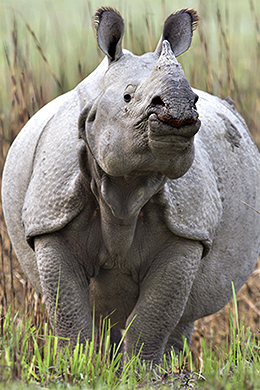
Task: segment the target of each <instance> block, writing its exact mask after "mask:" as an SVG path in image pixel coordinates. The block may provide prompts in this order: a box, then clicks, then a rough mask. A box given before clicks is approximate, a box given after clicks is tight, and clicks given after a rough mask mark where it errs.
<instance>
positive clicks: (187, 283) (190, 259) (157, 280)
mask: <svg viewBox="0 0 260 390" xmlns="http://www.w3.org/2000/svg"><path fill="white" fill-rule="evenodd" d="M202 251H203V246H202V244H201V243H199V242H196V241H191V240H186V239H182V238H178V237H176V238H175V240H174V243H172V241H171V243H170V244H169V243H168V245H166V249H164V250H163V251H162V252H161V253H160V255H159V256H157V258H154V260H153V263H152V266H151V268H150V269H149V271H148V273H147V275H146V277H145V279H144V280H143V282H142V283H141V286H140V296H139V299H138V302H137V304H136V306H135V308H134V310H133V312H132V313H131V315H130V317H129V318H128V320H127V325H128V324H129V323H130V322H131V321H132V324H131V326H130V327H129V329H128V332H127V335H126V353H127V355H128V357H129V356H131V354H132V351H133V350H135V349H136V348H137V349H139V348H142V349H141V355H142V358H143V359H145V360H147V361H153V365H156V364H159V363H160V361H161V359H162V357H163V354H164V352H165V348H166V345H167V341H168V339H169V337H170V335H171V334H172V333H173V331H174V329H175V327H176V326H177V325H178V322H179V320H180V318H181V316H182V314H183V311H184V308H185V305H186V302H187V299H188V297H189V294H190V291H191V287H192V284H193V281H194V278H195V276H196V273H197V270H198V267H199V263H200V260H201V257H202ZM181 341H182V340H180V342H181Z"/></svg>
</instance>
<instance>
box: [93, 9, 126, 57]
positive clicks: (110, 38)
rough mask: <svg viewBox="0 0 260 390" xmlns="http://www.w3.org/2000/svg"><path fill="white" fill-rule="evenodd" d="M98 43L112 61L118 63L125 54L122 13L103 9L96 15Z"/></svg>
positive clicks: (95, 24)
mask: <svg viewBox="0 0 260 390" xmlns="http://www.w3.org/2000/svg"><path fill="white" fill-rule="evenodd" d="M94 27H95V29H96V35H97V43H98V46H99V47H100V49H101V50H102V51H103V52H104V53H105V54H106V55H107V56H108V58H109V59H110V60H111V61H116V60H118V58H120V57H121V55H122V54H123V51H122V38H123V34H124V20H123V18H122V16H121V15H120V13H119V12H118V11H117V10H115V9H113V8H111V7H102V8H99V9H98V10H97V12H96V13H95V15H94Z"/></svg>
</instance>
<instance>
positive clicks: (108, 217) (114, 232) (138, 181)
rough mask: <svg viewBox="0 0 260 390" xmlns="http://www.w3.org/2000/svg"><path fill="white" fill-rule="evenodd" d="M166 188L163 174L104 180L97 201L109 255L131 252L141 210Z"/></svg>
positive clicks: (104, 178)
mask: <svg viewBox="0 0 260 390" xmlns="http://www.w3.org/2000/svg"><path fill="white" fill-rule="evenodd" d="M163 184H164V176H163V175H162V174H160V173H150V174H147V175H140V176H133V177H129V176H128V177H109V176H108V175H106V174H104V175H103V176H102V178H101V185H100V187H99V186H98V187H99V188H100V189H99V191H98V192H99V199H98V201H99V206H100V213H101V227H102V235H103V240H104V242H105V245H106V248H107V250H108V251H109V253H110V255H113V256H114V255H118V254H120V255H122V254H125V253H126V252H127V251H128V250H129V248H130V247H131V245H132V242H133V238H134V235H135V230H136V224H137V220H138V216H139V213H140V211H141V209H142V208H143V207H144V205H145V204H146V203H147V202H148V201H149V200H150V199H151V198H152V196H153V195H155V194H156V193H157V192H158V191H159V190H160V189H161V188H162V186H163Z"/></svg>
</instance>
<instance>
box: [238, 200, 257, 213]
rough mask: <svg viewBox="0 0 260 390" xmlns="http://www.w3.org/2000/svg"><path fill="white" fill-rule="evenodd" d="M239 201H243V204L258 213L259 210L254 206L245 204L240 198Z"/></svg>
mask: <svg viewBox="0 0 260 390" xmlns="http://www.w3.org/2000/svg"><path fill="white" fill-rule="evenodd" d="M240 202H241V203H243V204H244V205H245V206H247V207H250V209H252V210H254V211H256V212H257V213H258V214H260V211H258V210H256V209H255V208H254V207H252V206H250V205H249V204H247V203H246V202H243V201H242V200H240Z"/></svg>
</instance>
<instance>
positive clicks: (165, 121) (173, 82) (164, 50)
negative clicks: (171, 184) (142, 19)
mask: <svg viewBox="0 0 260 390" xmlns="http://www.w3.org/2000/svg"><path fill="white" fill-rule="evenodd" d="M198 19H199V17H198V15H197V13H196V12H195V11H194V10H188V9H185V10H181V11H179V12H176V13H174V14H172V15H170V16H169V17H168V19H167V20H166V21H165V24H164V28H163V33H162V37H161V39H160V41H159V43H158V45H157V48H156V50H155V51H154V52H153V53H146V54H144V55H142V56H136V55H133V54H132V53H131V52H129V51H125V50H123V49H122V38H123V33H124V22H123V19H122V17H121V15H120V14H119V13H118V12H117V11H116V10H114V9H112V8H101V9H99V10H98V11H97V13H96V15H95V27H96V35H97V42H98V45H99V47H100V49H101V50H102V51H103V52H104V53H105V54H106V55H107V58H108V66H107V69H106V71H105V72H104V76H103V80H102V90H101V92H100V93H99V95H98V97H97V98H96V99H94V100H92V101H90V102H89V103H88V104H87V105H86V107H85V108H84V109H83V111H82V113H81V117H80V121H79V137H80V138H82V139H83V140H84V141H85V145H86V149H87V155H88V156H87V157H85V158H82V157H81V160H80V163H81V169H82V170H83V172H84V171H85V173H86V166H88V170H90V172H87V174H86V175H87V176H89V178H90V181H91V189H92V192H93V193H94V194H95V196H96V198H97V199H98V203H99V206H100V208H101V214H102V223H103V236H105V235H106V234H105V231H106V227H107V226H108V224H109V223H110V222H111V215H110V212H112V214H113V216H114V217H116V218H118V219H120V220H121V221H129V220H130V219H131V218H132V217H133V218H134V217H135V218H136V216H137V215H138V213H139V212H140V210H141V208H142V207H143V206H144V204H145V203H146V202H147V201H148V200H149V199H150V198H151V196H153V195H154V194H155V193H156V192H158V191H159V189H160V188H161V187H162V185H163V183H164V181H165V178H166V177H168V178H170V179H176V178H178V177H180V176H182V175H184V174H185V173H186V172H187V170H188V169H189V168H190V166H191V164H192V162H193V159H194V146H193V140H194V135H195V134H196V133H197V131H198V130H199V128H200V120H199V119H198V113H197V110H196V102H197V100H198V96H197V95H196V94H195V93H194V92H193V91H192V89H191V87H190V85H189V83H188V81H187V79H186V78H185V76H184V72H183V69H182V67H181V65H180V64H179V62H178V61H177V59H176V57H177V56H179V55H180V54H182V53H183V52H185V51H186V50H187V49H188V48H189V46H190V43H191V39H192V33H193V30H194V28H195V27H196V25H197V23H198ZM86 161H87V162H86ZM89 167H91V168H89ZM106 220H107V221H110V222H107V223H106V222H105V221H106ZM124 223H125V224H126V225H127V223H126V222H124ZM129 224H130V222H129ZM131 225H133V224H132V223H131ZM118 236H119V237H120V234H119V235H118ZM130 236H131V234H128V237H130ZM109 240H110V241H111V237H110V238H109ZM109 240H106V241H107V242H108V241H109ZM130 241H131V240H130Z"/></svg>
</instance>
